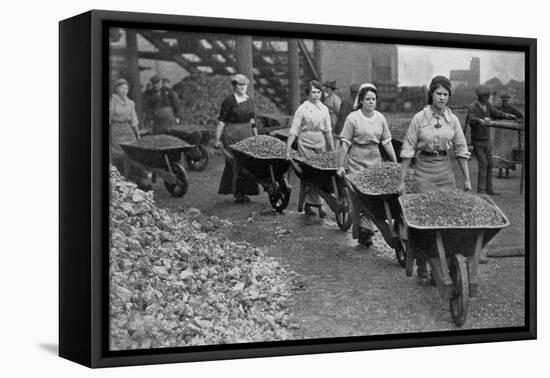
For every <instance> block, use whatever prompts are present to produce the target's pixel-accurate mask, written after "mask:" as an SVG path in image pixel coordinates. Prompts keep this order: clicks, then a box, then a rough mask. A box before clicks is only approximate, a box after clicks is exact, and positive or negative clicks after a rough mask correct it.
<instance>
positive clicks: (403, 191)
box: [397, 181, 407, 195]
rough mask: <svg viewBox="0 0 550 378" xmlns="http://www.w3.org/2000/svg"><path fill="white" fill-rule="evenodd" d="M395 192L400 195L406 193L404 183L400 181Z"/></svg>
mask: <svg viewBox="0 0 550 378" xmlns="http://www.w3.org/2000/svg"><path fill="white" fill-rule="evenodd" d="M397 191H398V192H399V194H400V195H401V194H405V193H407V187H406V186H405V182H404V181H401V182H400V183H399V186H398V187H397Z"/></svg>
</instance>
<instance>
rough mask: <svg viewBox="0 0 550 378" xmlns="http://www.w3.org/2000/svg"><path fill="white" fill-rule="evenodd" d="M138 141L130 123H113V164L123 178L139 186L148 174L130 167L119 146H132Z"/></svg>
mask: <svg viewBox="0 0 550 378" xmlns="http://www.w3.org/2000/svg"><path fill="white" fill-rule="evenodd" d="M136 140H137V139H136V135H135V134H134V131H133V130H132V126H130V121H126V122H120V121H111V163H112V164H113V165H114V166H115V167H117V168H118V170H119V172H120V174H121V175H122V176H124V177H126V178H127V179H130V180H132V181H134V182H136V183H138V184H139V183H140V182H141V181H142V180H143V179H144V178H145V177H146V173H145V172H143V171H142V170H141V169H139V168H137V167H136V166H134V165H129V164H128V162H127V160H126V158H125V156H124V151H123V150H122V148H121V147H120V146H119V144H120V143H123V144H131V143H133V142H135V141H136Z"/></svg>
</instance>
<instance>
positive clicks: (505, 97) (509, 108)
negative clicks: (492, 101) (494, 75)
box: [496, 91, 524, 118]
mask: <svg viewBox="0 0 550 378" xmlns="http://www.w3.org/2000/svg"><path fill="white" fill-rule="evenodd" d="M510 97H511V96H510V93H508V92H507V91H504V92H502V93H501V95H500V105H497V106H496V108H497V110H500V111H501V112H504V113H508V114H513V115H515V116H516V117H517V118H524V115H523V112H522V111H521V110H519V109H518V108H516V107H515V106H513V105H511V104H510Z"/></svg>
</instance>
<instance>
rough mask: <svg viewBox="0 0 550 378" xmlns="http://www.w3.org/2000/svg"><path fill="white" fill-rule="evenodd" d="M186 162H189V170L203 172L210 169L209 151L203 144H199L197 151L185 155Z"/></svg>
mask: <svg viewBox="0 0 550 378" xmlns="http://www.w3.org/2000/svg"><path fill="white" fill-rule="evenodd" d="M199 156H200V157H199ZM185 160H187V164H188V165H189V169H191V170H192V171H199V172H201V171H204V170H205V169H206V167H208V163H209V161H210V155H209V154H208V150H207V149H206V147H205V146H203V145H202V144H199V145H198V146H197V150H196V151H193V152H192V153H190V154H189V155H187V154H186V155H185Z"/></svg>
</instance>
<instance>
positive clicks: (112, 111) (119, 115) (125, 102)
mask: <svg viewBox="0 0 550 378" xmlns="http://www.w3.org/2000/svg"><path fill="white" fill-rule="evenodd" d="M113 121H114V122H121V123H125V122H129V123H130V125H132V126H137V125H138V123H139V122H138V118H137V114H136V106H135V104H134V101H132V100H131V99H129V98H128V97H126V98H125V99H123V98H122V97H120V96H119V95H118V94H116V93H113V95H112V96H111V100H110V101H109V123H111V122H113Z"/></svg>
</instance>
